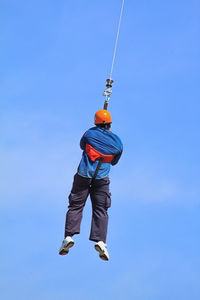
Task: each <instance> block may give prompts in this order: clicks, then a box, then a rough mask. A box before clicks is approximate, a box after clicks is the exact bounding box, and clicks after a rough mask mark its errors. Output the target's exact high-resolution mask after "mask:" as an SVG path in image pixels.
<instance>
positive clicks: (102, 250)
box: [94, 241, 109, 260]
mask: <svg viewBox="0 0 200 300" xmlns="http://www.w3.org/2000/svg"><path fill="white" fill-rule="evenodd" d="M94 248H95V249H96V250H97V251H98V252H99V257H100V258H101V259H103V260H109V254H108V250H107V245H106V244H105V243H104V242H102V241H100V242H98V243H96V244H95V245H94Z"/></svg>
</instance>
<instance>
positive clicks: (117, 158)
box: [111, 149, 123, 166]
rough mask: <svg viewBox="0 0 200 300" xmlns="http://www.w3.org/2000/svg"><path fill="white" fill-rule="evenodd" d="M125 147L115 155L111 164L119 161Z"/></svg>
mask: <svg viewBox="0 0 200 300" xmlns="http://www.w3.org/2000/svg"><path fill="white" fill-rule="evenodd" d="M122 152H123V149H122V150H121V151H120V152H119V153H118V154H117V155H115V157H114V158H113V160H112V161H111V165H112V166H114V165H116V164H117V163H118V161H119V159H120V157H121V155H122Z"/></svg>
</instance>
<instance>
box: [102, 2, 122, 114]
mask: <svg viewBox="0 0 200 300" xmlns="http://www.w3.org/2000/svg"><path fill="white" fill-rule="evenodd" d="M123 9H124V0H122V7H121V13H120V18H119V24H118V30H117V37H116V41H115V48H114V54H113V59H112V66H111V70H110V78H108V79H106V82H107V83H106V89H105V90H104V92H103V96H104V97H105V102H104V107H103V108H104V109H106V110H107V109H108V103H109V100H110V96H111V94H112V84H113V82H114V80H112V74H113V68H114V63H115V57H116V51H117V43H118V38H119V32H120V27H121V20H122V15H123Z"/></svg>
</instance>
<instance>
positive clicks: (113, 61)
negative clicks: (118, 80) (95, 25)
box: [110, 0, 124, 79]
mask: <svg viewBox="0 0 200 300" xmlns="http://www.w3.org/2000/svg"><path fill="white" fill-rule="evenodd" d="M123 9H124V0H122V8H121V13H120V18H119V24H118V30H117V38H116V42H115V50H114V55H113V60H112V67H111V71H110V79H111V78H112V73H113V67H114V63H115V56H116V50H117V42H118V38H119V31H120V26H121V20H122V15H123Z"/></svg>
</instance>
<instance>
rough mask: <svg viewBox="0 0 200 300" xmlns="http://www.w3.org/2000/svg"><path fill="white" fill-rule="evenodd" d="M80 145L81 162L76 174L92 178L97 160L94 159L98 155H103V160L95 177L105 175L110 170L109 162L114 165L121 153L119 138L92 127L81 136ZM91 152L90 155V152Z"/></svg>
mask: <svg viewBox="0 0 200 300" xmlns="http://www.w3.org/2000/svg"><path fill="white" fill-rule="evenodd" d="M80 147H81V149H82V150H83V155H82V159H81V162H80V164H79V167H78V174H79V175H81V176H83V177H87V178H92V177H93V176H94V174H95V170H96V168H97V165H98V162H99V160H95V157H98V155H99V154H100V155H103V156H104V158H105V160H104V161H109V162H103V163H102V164H101V166H100V169H99V171H98V173H97V176H96V179H101V178H104V177H106V176H107V175H108V174H109V172H110V164H111V165H113V166H114V165H116V164H117V163H118V161H119V159H120V156H121V154H122V150H123V146H122V142H121V140H120V138H119V137H118V136H117V135H116V134H114V133H112V132H111V131H109V130H107V129H104V128H101V127H98V126H96V127H92V128H90V129H89V130H88V131H86V132H85V134H84V135H83V136H82V138H81V140H80ZM91 153H92V156H90V154H91Z"/></svg>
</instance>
